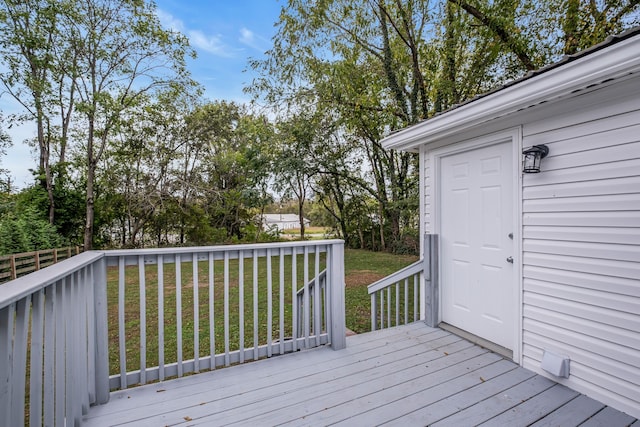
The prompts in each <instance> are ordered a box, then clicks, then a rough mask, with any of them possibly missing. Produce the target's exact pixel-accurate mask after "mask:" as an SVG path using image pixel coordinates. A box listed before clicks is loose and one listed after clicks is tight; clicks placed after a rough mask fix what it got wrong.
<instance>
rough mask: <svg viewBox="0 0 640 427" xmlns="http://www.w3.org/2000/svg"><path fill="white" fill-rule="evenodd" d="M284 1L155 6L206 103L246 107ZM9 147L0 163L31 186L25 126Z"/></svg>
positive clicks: (6, 105) (11, 107)
mask: <svg viewBox="0 0 640 427" xmlns="http://www.w3.org/2000/svg"><path fill="white" fill-rule="evenodd" d="M284 4H285V0H156V5H157V8H158V16H159V18H160V21H161V23H162V24H163V26H164V27H165V28H171V29H174V30H178V31H180V32H182V33H183V34H184V35H186V36H187V37H188V38H189V43H190V44H191V46H192V47H193V48H194V49H195V50H196V52H197V55H198V57H197V58H196V59H194V60H192V59H189V60H188V68H189V70H190V71H191V75H192V77H193V79H194V80H196V81H197V82H199V83H200V84H201V85H202V86H203V87H204V89H205V93H204V97H205V98H206V99H210V100H227V101H235V102H237V103H246V102H248V101H249V97H248V96H247V95H246V94H244V93H243V91H242V89H243V87H244V86H245V85H247V84H250V82H251V80H252V78H253V74H252V72H251V70H249V65H248V60H249V59H250V58H254V59H255V58H262V57H264V52H265V51H267V50H268V49H270V48H271V46H272V42H271V39H272V37H273V36H274V35H275V32H276V28H275V26H274V24H275V22H276V21H277V20H278V17H279V15H280V9H281V8H282V6H283V5H284ZM0 110H2V113H3V115H4V117H5V118H6V117H7V116H8V115H9V114H11V113H15V112H17V111H18V106H17V103H16V102H15V101H12V100H11V99H10V97H9V95H7V94H3V95H1V96H0ZM7 132H8V133H9V136H10V137H11V139H12V142H13V146H12V147H11V148H10V149H8V150H7V155H6V156H3V157H1V158H0V168H2V169H7V170H8V171H9V175H10V176H11V177H12V182H13V185H14V186H15V187H17V188H18V189H20V188H24V187H25V186H27V185H29V184H31V183H32V182H33V178H32V175H31V173H30V172H29V169H34V168H35V167H36V165H37V160H36V159H37V154H36V153H35V152H34V151H33V150H32V149H31V148H29V147H28V146H27V145H26V144H24V143H23V141H24V140H25V139H27V138H33V137H35V127H34V126H33V125H30V124H25V125H22V126H13V127H12V128H11V129H8V131H7Z"/></svg>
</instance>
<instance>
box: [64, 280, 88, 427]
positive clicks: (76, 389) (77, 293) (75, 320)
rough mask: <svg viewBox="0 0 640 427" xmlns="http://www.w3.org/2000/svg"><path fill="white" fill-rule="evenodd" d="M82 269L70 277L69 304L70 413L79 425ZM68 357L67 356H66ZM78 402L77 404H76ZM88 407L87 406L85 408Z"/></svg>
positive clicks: (82, 354)
mask: <svg viewBox="0 0 640 427" xmlns="http://www.w3.org/2000/svg"><path fill="white" fill-rule="evenodd" d="M83 273H84V269H81V270H79V271H77V272H75V273H74V274H73V275H72V276H71V277H72V279H73V281H72V283H71V290H72V298H71V304H72V306H73V307H74V308H73V309H72V310H71V313H72V314H71V330H72V334H73V338H72V348H73V355H72V356H71V364H72V366H73V369H72V371H71V381H72V389H71V390H72V394H71V399H72V400H73V401H72V402H71V413H72V414H73V417H72V419H73V420H74V422H73V423H74V424H75V425H80V422H81V421H82V407H83V406H84V405H85V402H84V397H83V395H84V394H85V393H83V387H86V385H87V380H86V377H85V376H84V374H85V373H86V366H85V362H86V349H87V347H86V346H87V343H86V341H85V339H86V331H84V330H83V326H84V322H82V321H81V320H80V313H81V312H82V308H81V307H82V304H83V301H82V295H81V294H82V291H81V286H82V285H83V281H82V279H83V276H84V274H83ZM67 357H68V356H67ZM78 403H79V404H78ZM88 409H89V408H88V407H87V410H88Z"/></svg>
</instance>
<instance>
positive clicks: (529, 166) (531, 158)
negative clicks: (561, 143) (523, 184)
mask: <svg viewBox="0 0 640 427" xmlns="http://www.w3.org/2000/svg"><path fill="white" fill-rule="evenodd" d="M547 154H549V147H547V146H546V145H534V146H533V147H529V148H525V149H524V150H522V172H524V173H538V172H540V161H541V160H542V159H544V158H545V157H547Z"/></svg>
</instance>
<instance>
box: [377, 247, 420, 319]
mask: <svg viewBox="0 0 640 427" xmlns="http://www.w3.org/2000/svg"><path fill="white" fill-rule="evenodd" d="M423 264H424V263H423V261H422V260H419V261H416V262H414V263H413V264H411V265H409V266H407V267H405V268H403V269H402V270H399V271H396V272H395V273H393V274H391V275H389V276H387V277H385V278H383V279H380V280H378V281H377V282H374V283H372V284H370V285H369V286H368V287H367V290H368V292H369V295H370V296H371V330H372V331H375V330H376V329H384V328H390V327H391V326H398V325H404V324H407V323H409V321H411V322H415V321H416V320H418V319H420V309H419V305H418V304H419V302H420V290H419V288H418V283H419V281H420V273H422V270H423V268H424V266H423ZM409 283H411V286H409ZM401 284H402V286H401ZM385 302H386V304H385ZM410 312H411V314H412V315H411V316H409V313H410Z"/></svg>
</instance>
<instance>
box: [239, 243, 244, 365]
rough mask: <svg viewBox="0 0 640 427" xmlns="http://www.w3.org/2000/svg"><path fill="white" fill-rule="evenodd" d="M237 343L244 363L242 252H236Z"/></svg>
mask: <svg viewBox="0 0 640 427" xmlns="http://www.w3.org/2000/svg"><path fill="white" fill-rule="evenodd" d="M238 275H239V277H238V309H239V310H240V311H239V313H238V323H239V325H238V327H239V330H238V341H239V350H240V363H244V252H243V251H240V252H238Z"/></svg>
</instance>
